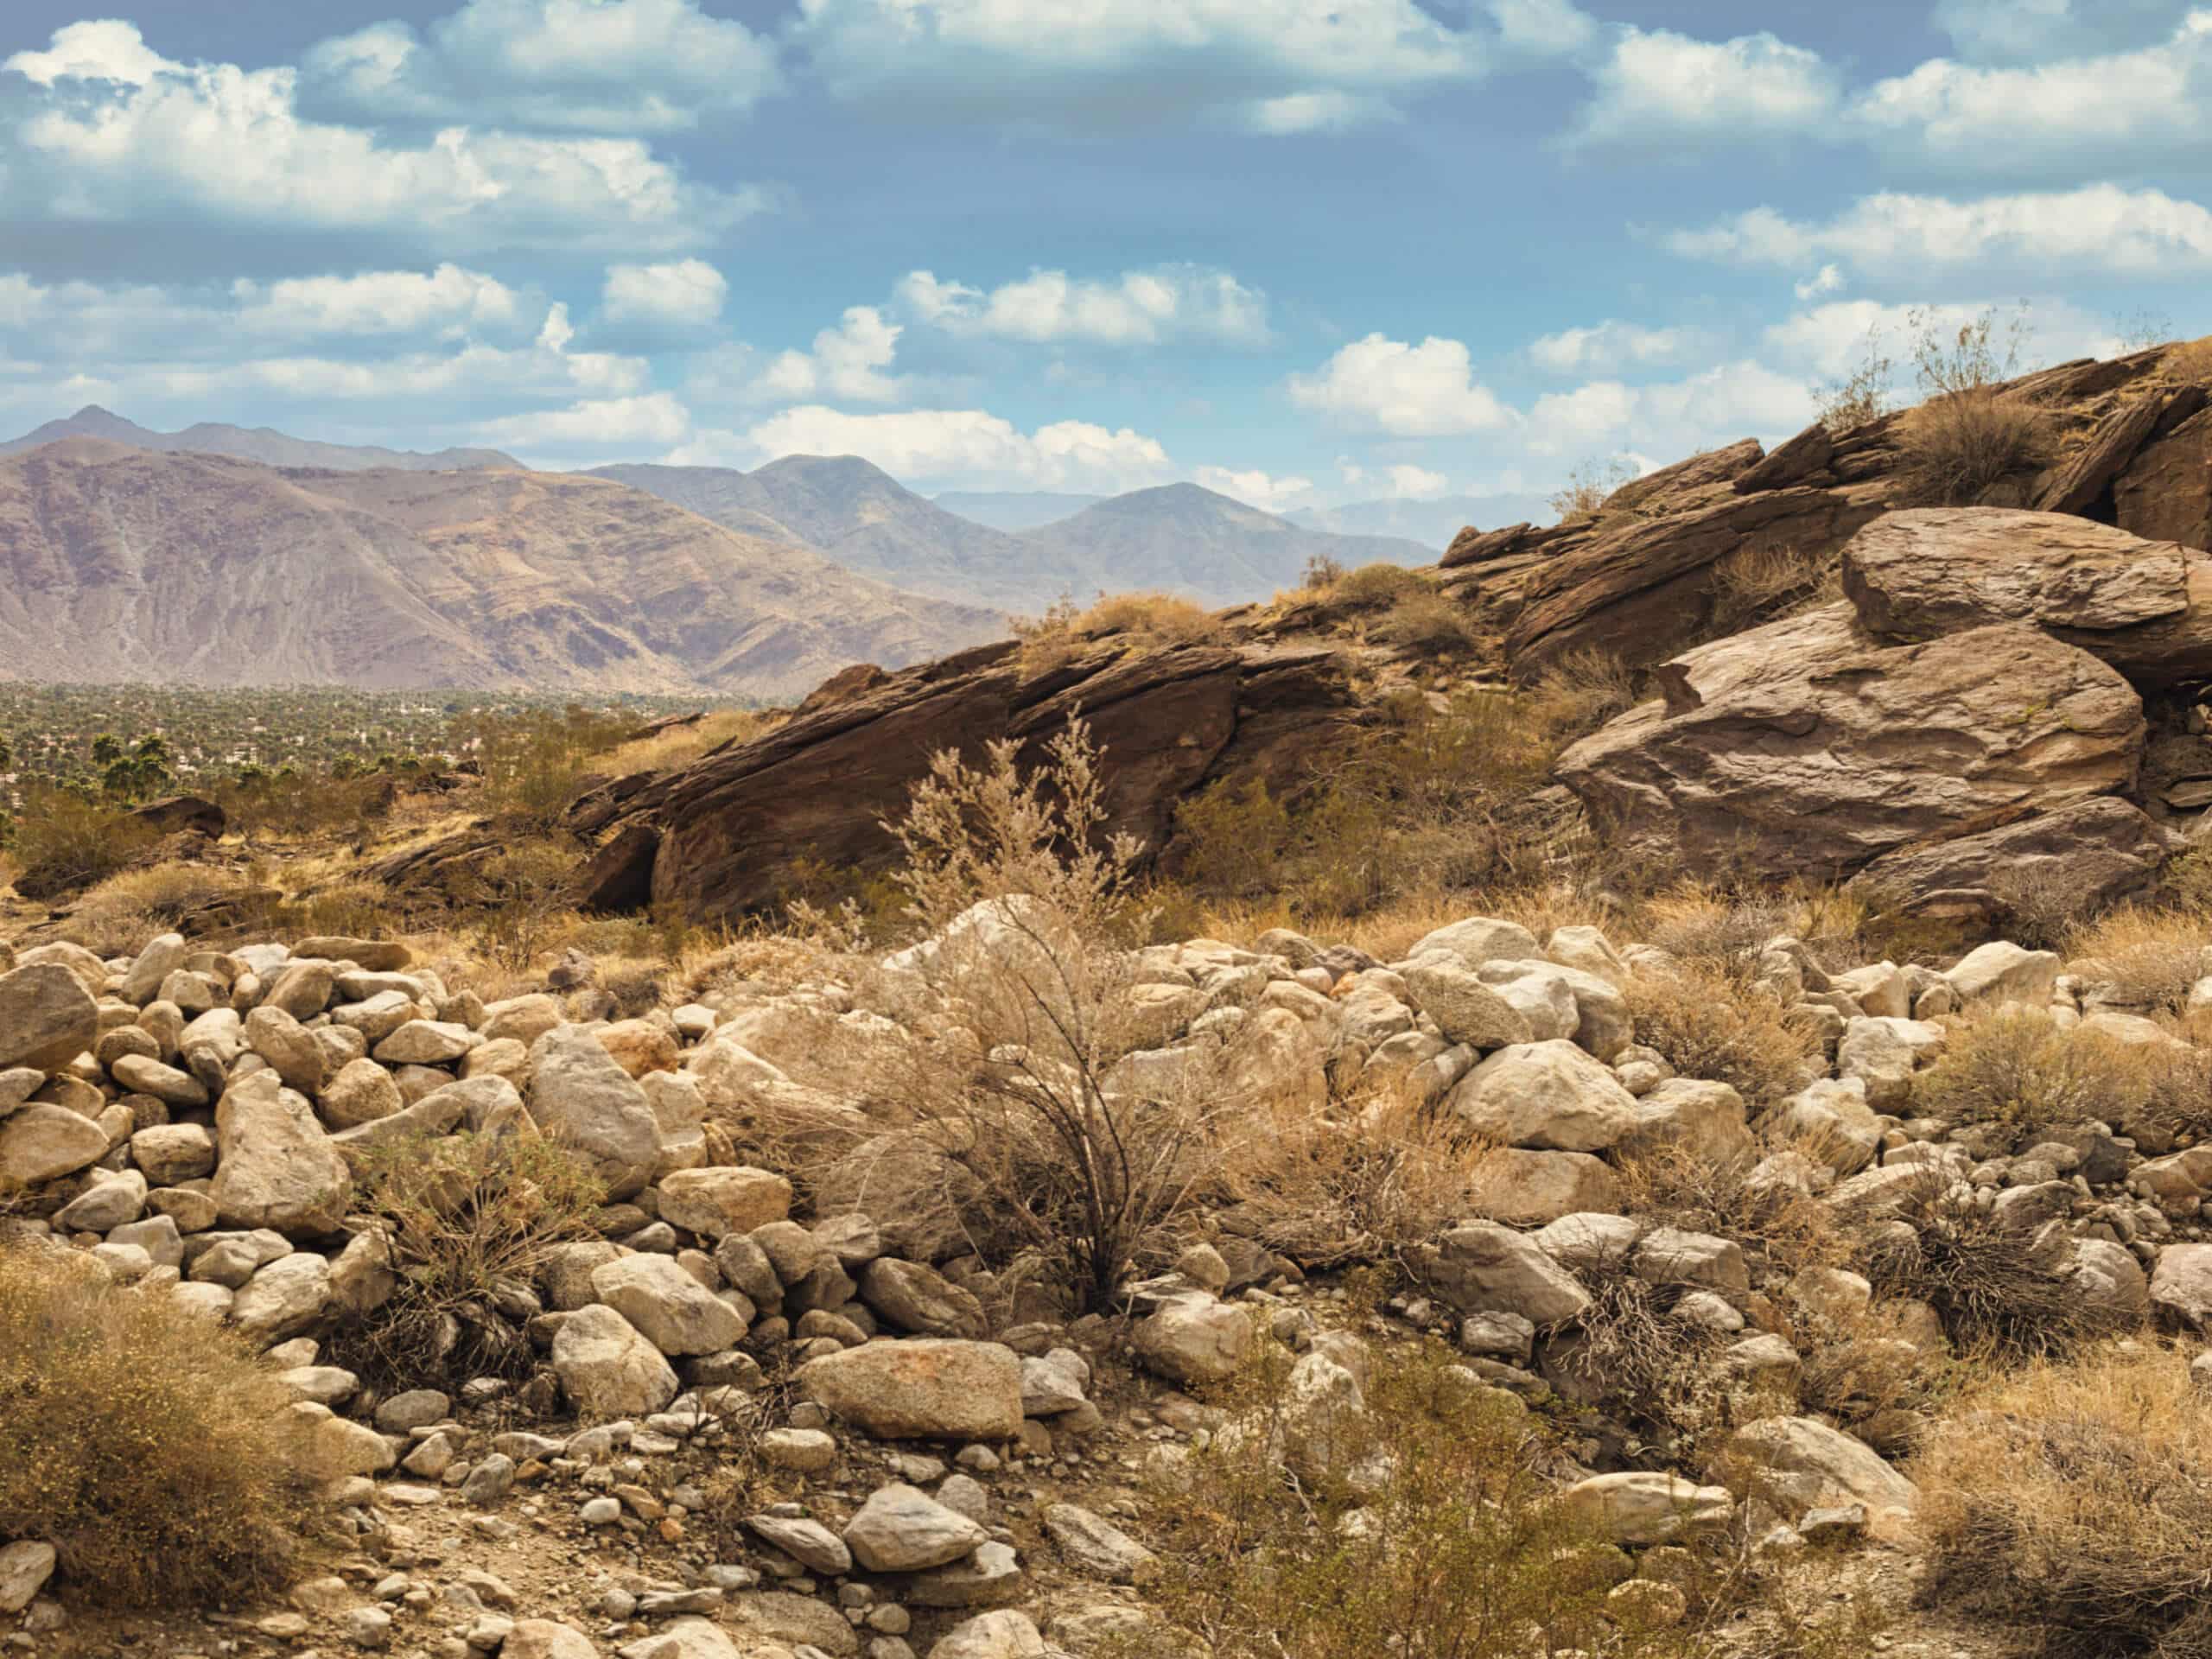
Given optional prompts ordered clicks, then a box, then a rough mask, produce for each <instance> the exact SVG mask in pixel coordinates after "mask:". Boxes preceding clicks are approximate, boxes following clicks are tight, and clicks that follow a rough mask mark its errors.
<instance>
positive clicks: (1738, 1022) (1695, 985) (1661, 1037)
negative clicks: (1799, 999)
mask: <svg viewBox="0 0 2212 1659" xmlns="http://www.w3.org/2000/svg"><path fill="white" fill-rule="evenodd" d="M1626 995H1627V997H1628V1005H1629V1012H1630V1014H1631V1015H1632V1016H1633V1017H1634V1019H1635V1021H1636V1039H1637V1041H1638V1042H1639V1043H1643V1044H1644V1045H1646V1046H1649V1047H1651V1048H1655V1049H1656V1050H1658V1051H1659V1052H1660V1053H1661V1054H1662V1055H1664V1056H1665V1057H1666V1060H1667V1064H1668V1065H1671V1066H1673V1067H1674V1068H1675V1071H1676V1072H1677V1073H1678V1074H1679V1075H1681V1076H1682V1077H1703V1078H1706V1079H1708V1080H1710V1081H1712V1082H1714V1083H1725V1084H1728V1086H1729V1087H1730V1088H1732V1089H1733V1090H1735V1091H1736V1092H1737V1093H1738V1094H1739V1095H1741V1096H1743V1097H1744V1103H1745V1106H1746V1107H1748V1108H1749V1109H1751V1111H1752V1112H1754V1113H1756V1112H1758V1110H1760V1109H1762V1108H1764V1107H1765V1106H1766V1105H1768V1104H1770V1103H1772V1102H1774V1101H1777V1100H1779V1099H1780V1098H1782V1096H1784V1095H1787V1094H1789V1093H1791V1092H1793V1091H1794V1090H1797V1089H1798V1088H1800V1087H1802V1085H1803V1083H1804V1080H1805V1077H1806V1075H1807V1072H1808V1067H1810V1066H1811V1065H1813V1064H1814V1062H1815V1059H1816V1058H1817V1056H1818V1045H1817V1042H1816V1040H1815V1037H1814V1035H1813V1033H1812V1030H1811V1028H1810V1027H1807V1026H1804V1025H1801V1024H1798V1023H1796V1022H1795V1021H1792V1020H1789V1019H1788V1018H1787V1017H1785V1015H1784V1014H1783V1009H1782V1005H1781V1004H1780V1003H1779V1002H1777V1001H1775V999H1774V998H1773V997H1772V996H1770V995H1768V994H1767V993H1766V992H1764V991H1763V990H1761V989H1759V988H1757V987H1755V986H1754V985H1752V984H1751V981H1750V979H1749V977H1748V976H1747V975H1746V974H1745V972H1744V971H1743V970H1741V969H1734V970H1731V969H1723V968H1716V967H1713V966H1709V965H1707V964H1705V963H1696V962H1683V963H1679V964H1678V965H1677V966H1676V968H1675V970H1674V971H1672V972H1646V973H1643V974H1639V975H1637V976H1635V977H1634V978H1632V979H1630V981H1629V983H1628V987H1627V992H1626Z"/></svg>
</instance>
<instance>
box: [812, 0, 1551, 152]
mask: <svg viewBox="0 0 2212 1659" xmlns="http://www.w3.org/2000/svg"><path fill="white" fill-rule="evenodd" d="M1510 10H1514V12H1515V14H1516V22H1519V21H1520V20H1521V19H1522V14H1523V12H1524V11H1525V12H1526V15H1527V18H1528V20H1529V21H1528V22H1527V23H1526V27H1527V28H1528V29H1530V30H1535V31H1538V32H1541V28H1542V26H1543V25H1542V22H1541V18H1540V16H1539V14H1540V13H1541V12H1543V11H1545V10H1548V9H1547V8H1543V7H1541V5H1532V6H1528V7H1515V8H1510ZM1552 22H1553V25H1554V27H1556V26H1557V24H1558V19H1557V18H1556V16H1554V17H1553V19H1552ZM793 34H794V35H795V37H796V38H797V39H798V41H800V42H801V43H802V44H803V45H804V47H805V48H807V50H808V52H809V54H810V56H811V59H812V61H813V64H814V67H816V69H817V70H818V71H819V72H820V73H821V74H822V75H823V78H824V79H826V80H827V82H828V83H829V88H830V90H831V92H833V93H834V94H836V96H837V97H839V98H841V99H849V100H854V101H858V102H865V103H868V104H869V105H875V106H880V105H884V104H886V103H905V104H907V105H915V106H923V107H928V108H932V109H935V110H937V111H942V112H944V113H947V114H951V115H957V116H958V117H960V118H964V119H973V118H976V115H977V114H978V113H985V114H988V113H998V114H1018V115H1023V116H1027V117H1030V118H1038V119H1046V120H1052V121H1055V122H1065V123H1076V124H1132V123H1148V122H1153V121H1156V120H1158V119H1159V118H1160V117H1161V115H1163V114H1180V115H1186V116H1187V115H1201V116H1208V117H1211V118H1217V119H1224V120H1228V121H1230V122H1234V123H1236V124H1241V125H1244V126H1247V127H1250V128H1252V129H1254V130H1260V131H1263V132H1299V131H1310V130H1313V128H1314V127H1315V126H1317V125H1330V124H1338V123H1341V122H1344V121H1347V120H1358V119H1370V118H1378V117H1384V116H1388V115H1389V114H1391V113H1393V112H1394V111H1395V107H1396V102H1395V101H1396V100H1397V99H1401V98H1405V97H1411V96H1414V95H1417V94H1419V93H1421V92H1428V91H1432V90H1434V89H1437V88H1440V87H1445V86H1452V85H1455V84H1463V83H1465V82H1466V81H1468V80H1470V79H1472V78H1473V77H1474V76H1476V75H1477V74H1478V73H1480V72H1481V69H1482V67H1483V62H1484V48H1485V40H1484V38H1483V37H1479V36H1478V35H1476V34H1475V33H1474V32H1473V31H1471V30H1459V29H1452V28H1449V27H1447V26H1446V24H1444V23H1442V22H1439V21H1438V20H1437V19H1436V18H1435V17H1433V16H1431V15H1430V14H1429V13H1428V12H1427V11H1426V10H1423V9H1422V8H1421V6H1420V5H1418V4H1416V3H1415V0H1096V3H1090V4H1084V5H1070V4H1068V3H1067V0H800V6H799V18H798V22H797V23H796V25H795V26H794V29H793Z"/></svg>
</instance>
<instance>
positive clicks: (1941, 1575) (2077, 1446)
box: [1911, 1345, 2212, 1659]
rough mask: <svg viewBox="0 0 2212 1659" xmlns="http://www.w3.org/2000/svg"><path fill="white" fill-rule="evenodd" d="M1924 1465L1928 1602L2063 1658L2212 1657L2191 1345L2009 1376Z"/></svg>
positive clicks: (2209, 1430)
mask: <svg viewBox="0 0 2212 1659" xmlns="http://www.w3.org/2000/svg"><path fill="white" fill-rule="evenodd" d="M1911 1473H1912V1475H1913V1478H1915V1479H1916V1481H1917V1483H1918V1484H1919V1486H1920V1490H1921V1502H1920V1507H1919V1525H1920V1529H1921V1531H1922V1535H1923V1537H1924V1539H1925V1540H1926V1541H1927V1545H1928V1548H1929V1555H1930V1563H1931V1567H1932V1571H1931V1572H1930V1573H1929V1578H1928V1580H1927V1582H1926V1583H1925V1584H1924V1586H1923V1588H1922V1592H1921V1593H1922V1597H1923V1600H1925V1601H1926V1602H1927V1603H1929V1605H1940V1606H1942V1607H1944V1608H1945V1609H1946V1610H1957V1611H1962V1612H1965V1613H1967V1614H1969V1615H1975V1616H1980V1617H1983V1618H1989V1619H1992V1620H1996V1621H1999V1622H2002V1623H2005V1624H2012V1625H2015V1626H2017V1627H2018V1628H2019V1629H2021V1630H2024V1631H2029V1632H2032V1633H2033V1636H2034V1638H2035V1640H2036V1641H2037V1643H2038V1644H2039V1647H2040V1649H2041V1650H2042V1651H2044V1652H2046V1653H2049V1654H2051V1655H2054V1656H2057V1659H2115V1656H2125V1655H2144V1656H2158V1659H2206V1656H2208V1655H2212V1598H2208V1596H2207V1594H2206V1590H2207V1586H2208V1571H2207V1568H2206V1567H2205V1562H2204V1540H2205V1537H2206V1535H2207V1534H2208V1532H2212V1414H2208V1413H2207V1412H2206V1411H2205V1409H2204V1404H2203V1399H2202V1393H2201V1391H2200V1390H2199V1389H2197V1388H2196V1386H2195V1384H2194V1382H2193V1379H2192V1378H2191V1376H2190V1367H2189V1355H2188V1354H2187V1353H2184V1352H2182V1351H2177V1350H2173V1349H2170V1348H2164V1347H2152V1346H2147V1345H2131V1346H2130V1347H2127V1348H2119V1347H2112V1348H2104V1349H2099V1350H2096V1351H2091V1352H2089V1353H2086V1354H2083V1355H2081V1356H2078V1357H2074V1358H2072V1359H2069V1360H2067V1361H2064V1362H2056V1361H2054V1362H2047V1363H2039V1364H2036V1365H2033V1366H2031V1367H2030V1368H2029V1369H2028V1370H2026V1371H2025V1372H2024V1373H2022V1374H2020V1375H2018V1376H2006V1377H2001V1378H1999V1379H1996V1380H1994V1381H1993V1382H1992V1383H1990V1384H1989V1385H1987V1386H1986V1387H1985V1388H1984V1389H1980V1390H1979V1391H1978V1392H1976V1393H1974V1394H1973V1395H1969V1396H1967V1397H1966V1398H1964V1399H1962V1400H1961V1401H1960V1402H1959V1403H1958V1406H1957V1408H1955V1410H1954V1411H1953V1412H1952V1413H1951V1414H1949V1415H1948V1418H1947V1419H1946V1420H1945V1421H1943V1422H1942V1423H1941V1424H1940V1425H1939V1426H1938V1427H1937V1429H1936V1432H1935V1433H1931V1434H1930V1435H1929V1436H1928V1439H1927V1444H1926V1446H1925V1448H1924V1449H1923V1451H1922V1452H1921V1453H1920V1455H1919V1457H1918V1458H1917V1459H1916V1462H1915V1463H1914V1465H1913V1467H1912V1470H1911Z"/></svg>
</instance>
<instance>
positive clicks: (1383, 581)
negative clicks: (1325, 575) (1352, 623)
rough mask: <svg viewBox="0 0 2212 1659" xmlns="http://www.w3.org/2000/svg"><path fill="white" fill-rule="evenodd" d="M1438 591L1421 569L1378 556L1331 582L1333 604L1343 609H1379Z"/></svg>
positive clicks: (1330, 590) (1330, 598)
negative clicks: (1374, 559) (1393, 562)
mask: <svg viewBox="0 0 2212 1659" xmlns="http://www.w3.org/2000/svg"><path fill="white" fill-rule="evenodd" d="M1435 591H1436V590H1435V588H1434V586H1433V584H1432V583H1431V582H1430V581H1429V579H1428V578H1427V577H1426V576H1424V575H1421V573H1420V572H1419V571H1416V570H1413V569H1408V567H1407V566H1405V565H1402V564H1392V563H1389V561H1388V560H1377V561H1376V563H1373V564H1363V565H1361V566H1360V567H1359V568H1358V569H1356V570H1346V571H1344V572H1342V573H1341V574H1339V575H1338V577H1337V579H1336V581H1335V582H1332V583H1330V584H1329V588H1328V596H1329V601H1330V603H1331V605H1332V607H1334V608H1336V609H1338V610H1340V611H1379V610H1382V609H1384V608H1385V607H1389V606H1394V605H1397V604H1400V603H1402V602H1403V601H1406V600H1408V599H1412V598H1415V597H1417V596H1419V595H1421V594H1433V593H1434V592H1435Z"/></svg>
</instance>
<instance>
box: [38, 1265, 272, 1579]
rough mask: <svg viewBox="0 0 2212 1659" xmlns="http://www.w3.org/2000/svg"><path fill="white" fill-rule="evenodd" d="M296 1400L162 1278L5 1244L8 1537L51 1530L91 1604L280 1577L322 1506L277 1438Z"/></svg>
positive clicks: (45, 1534)
mask: <svg viewBox="0 0 2212 1659" xmlns="http://www.w3.org/2000/svg"><path fill="white" fill-rule="evenodd" d="M290 1400H291V1395H290V1393H289V1390H287V1389H285V1388H284V1387H283V1385H282V1384H281V1383H278V1382H277V1379H276V1376H275V1375H274V1374H273V1373H272V1372H270V1370H267V1369H266V1368H265V1367H264V1366H262V1365H261V1364H260V1363H258V1362H257V1361H256V1360H255V1359H254V1358H252V1357H251V1356H249V1355H248V1354H247V1353H246V1352H245V1350H244V1349H243V1348H242V1347H240V1346H239V1345H238V1343H237V1342H236V1340H235V1339H234V1338H232V1337H230V1336H229V1335H228V1334H226V1332H222V1331H221V1330H219V1328H218V1327H217V1326H215V1325H213V1323H212V1322H210V1321H208V1320H206V1319H200V1318H196V1317H194V1316H193V1315H190V1314H187V1313H182V1312H181V1311H180V1310H179V1309H178V1308H177V1306H175V1303H174V1302H172V1301H171V1300H169V1299H168V1297H167V1296H166V1295H163V1294H146V1295H142V1294H137V1293H136V1292H133V1291H128V1290H122V1289H118V1288H117V1287H115V1286H113V1285H112V1284H111V1283H109V1282H108V1281H107V1278H106V1275H105V1273H104V1272H101V1271H100V1270H99V1269H98V1268H95V1267H94V1266H93V1265H92V1263H91V1262H89V1261H88V1260H87V1259H86V1258H84V1257H81V1256H74V1255H73V1254H72V1253H57V1252H54V1251H52V1250H50V1249H41V1248H39V1247H35V1246H31V1245H8V1244H0V1538H8V1539H41V1540H44V1541H47V1542H48V1543H51V1544H52V1545H53V1546H54V1548H55V1550H56V1552H57V1553H58V1554H59V1555H60V1570H61V1573H62V1574H63V1575H64V1577H65V1578H66V1579H67V1580H70V1581H72V1582H73V1583H74V1584H75V1585H77V1586H82V1587H84V1588H86V1590H87V1591H88V1592H90V1593H91V1595H92V1597H93V1598H94V1599H95V1602H96V1605H101V1606H108V1607H116V1606H138V1607H161V1608H170V1607H175V1606H178V1605H209V1604H214V1603H225V1604H228V1603H234V1602H236V1601H237V1600H238V1599H241V1598H243V1597H248V1596H253V1595H259V1594H264V1593H268V1592H274V1591H276V1590H277V1589H279V1588H281V1587H282V1586H283V1584H284V1583H285V1582H286V1580H288V1578H289V1575H290V1568H291V1564H292V1562H293V1560H294V1558H295V1556H296V1554H297V1550H298V1544H299V1539H300V1536H301V1535H302V1532H303V1531H304V1529H306V1527H307V1526H308V1522H309V1519H310V1517H311V1515H312V1513H313V1510H312V1504H311V1501H310V1497H309V1495H308V1492H307V1491H306V1490H305V1488H304V1485H303V1484H302V1479H301V1478H300V1475H299V1473H298V1471H297V1470H296V1467H295V1465H294V1464H293V1462H292V1460H291V1458H290V1456H289V1452H288V1449H287V1447H286V1446H285V1444H284V1442H283V1439H282V1430H281V1427H280V1425H279V1421H278V1420H279V1416H280V1414H282V1413H283V1410H284V1408H285V1407H286V1406H287V1405H288V1404H289V1402H290Z"/></svg>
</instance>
